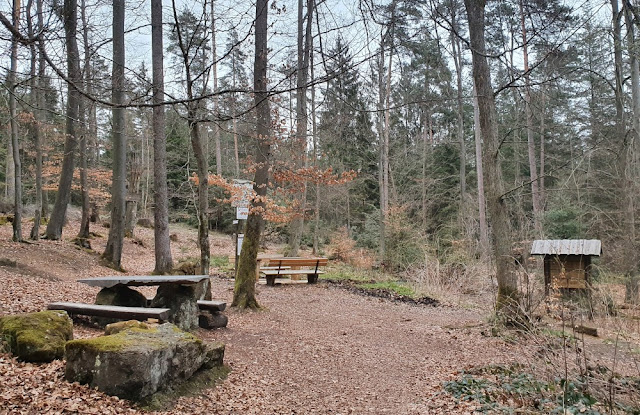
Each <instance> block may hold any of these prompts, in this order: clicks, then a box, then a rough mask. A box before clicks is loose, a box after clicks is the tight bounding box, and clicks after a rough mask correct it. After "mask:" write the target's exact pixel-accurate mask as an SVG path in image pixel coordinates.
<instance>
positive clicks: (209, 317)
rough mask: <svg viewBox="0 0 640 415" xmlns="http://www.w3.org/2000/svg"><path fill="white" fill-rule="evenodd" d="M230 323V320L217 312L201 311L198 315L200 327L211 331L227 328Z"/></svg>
mask: <svg viewBox="0 0 640 415" xmlns="http://www.w3.org/2000/svg"><path fill="white" fill-rule="evenodd" d="M228 322H229V318H228V317H227V316H225V315H224V314H222V313H220V312H217V311H214V312H210V311H201V312H200V314H199V315H198V325H199V326H200V328H202V329H208V330H211V329H219V328H222V327H227V323H228Z"/></svg>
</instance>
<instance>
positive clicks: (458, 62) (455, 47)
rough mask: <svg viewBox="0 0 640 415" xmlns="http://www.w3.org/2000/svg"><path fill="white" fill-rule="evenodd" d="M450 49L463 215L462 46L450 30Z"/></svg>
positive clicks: (464, 171)
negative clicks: (455, 104) (454, 89)
mask: <svg viewBox="0 0 640 415" xmlns="http://www.w3.org/2000/svg"><path fill="white" fill-rule="evenodd" d="M457 18H458V16H457V14H456V8H455V7H452V15H451V24H452V25H453V26H454V27H456V26H457V23H458V22H457ZM450 36H451V49H452V51H453V63H454V65H455V68H456V103H457V107H456V112H457V114H456V115H457V116H458V130H457V133H458V145H459V146H460V213H461V214H462V215H464V212H465V209H464V202H465V197H466V193H467V149H466V146H465V143H464V103H463V100H462V64H463V63H462V48H461V47H460V38H459V37H458V36H456V34H455V33H454V31H453V30H452V31H451V33H450Z"/></svg>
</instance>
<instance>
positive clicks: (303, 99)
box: [289, 0, 313, 257]
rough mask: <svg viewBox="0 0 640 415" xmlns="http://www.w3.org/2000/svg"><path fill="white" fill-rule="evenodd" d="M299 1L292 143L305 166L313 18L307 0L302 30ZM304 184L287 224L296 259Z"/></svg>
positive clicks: (290, 252) (309, 3)
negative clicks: (294, 135) (295, 145)
mask: <svg viewBox="0 0 640 415" xmlns="http://www.w3.org/2000/svg"><path fill="white" fill-rule="evenodd" d="M303 16H304V14H303V0H298V68H297V72H298V73H297V79H296V82H297V85H296V144H297V151H296V152H297V153H299V154H300V156H301V157H302V160H300V164H301V167H306V166H307V123H308V114H307V79H308V71H309V53H310V51H311V18H312V16H313V0H307V21H306V30H305V29H304V17H303ZM306 196H307V182H306V181H305V182H304V183H303V191H302V192H299V193H298V194H296V201H297V202H298V206H299V209H300V210H299V212H297V213H296V215H295V217H294V218H293V220H292V222H291V225H290V230H291V231H290V234H291V236H290V240H289V255H290V256H294V257H295V256H298V249H299V248H300V241H301V240H302V233H303V232H304V214H305V211H306V202H307V201H306Z"/></svg>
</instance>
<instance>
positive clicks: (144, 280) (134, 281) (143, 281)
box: [78, 275, 209, 288]
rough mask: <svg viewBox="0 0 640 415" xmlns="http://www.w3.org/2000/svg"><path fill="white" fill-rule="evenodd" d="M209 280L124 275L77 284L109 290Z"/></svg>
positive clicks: (195, 282)
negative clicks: (118, 287)
mask: <svg viewBox="0 0 640 415" xmlns="http://www.w3.org/2000/svg"><path fill="white" fill-rule="evenodd" d="M207 278H209V276H208V275H132V276H129V275H124V276H119V275H118V276H113V277H98V278H85V279H81V280H78V282H81V283H84V284H87V285H89V286H91V287H102V288H111V287H115V286H116V285H118V284H120V285H126V286H128V287H145V286H154V285H165V284H182V285H190V284H197V283H199V282H202V281H204V280H206V279H207Z"/></svg>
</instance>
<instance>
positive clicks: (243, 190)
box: [231, 179, 253, 219]
mask: <svg viewBox="0 0 640 415" xmlns="http://www.w3.org/2000/svg"><path fill="white" fill-rule="evenodd" d="M233 186H234V187H235V188H236V191H237V192H238V193H240V194H241V196H240V198H239V199H236V200H233V201H232V202H231V206H233V207H236V208H237V207H241V208H248V207H249V202H250V200H251V194H252V192H253V182H251V181H250V180H240V179H233ZM238 219H246V218H238Z"/></svg>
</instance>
